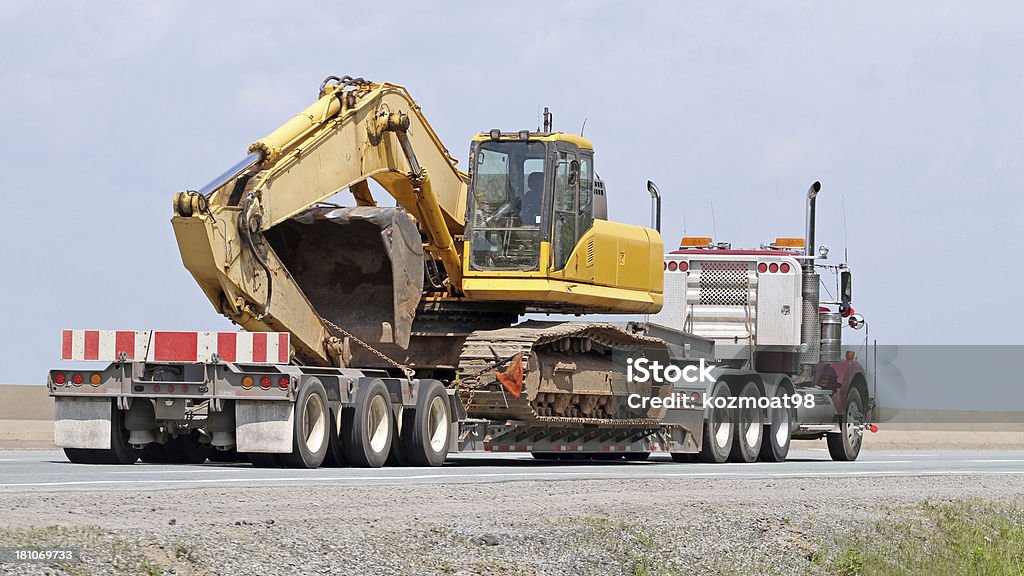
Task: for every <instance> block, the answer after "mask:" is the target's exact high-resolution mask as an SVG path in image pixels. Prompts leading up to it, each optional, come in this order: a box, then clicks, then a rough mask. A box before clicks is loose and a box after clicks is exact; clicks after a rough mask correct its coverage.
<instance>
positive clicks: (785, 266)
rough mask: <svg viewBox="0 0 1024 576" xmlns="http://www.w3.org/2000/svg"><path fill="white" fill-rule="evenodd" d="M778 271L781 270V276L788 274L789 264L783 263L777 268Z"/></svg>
mask: <svg viewBox="0 0 1024 576" xmlns="http://www.w3.org/2000/svg"><path fill="white" fill-rule="evenodd" d="M779 270H782V273H783V274H788V273H789V264H788V263H786V262H783V263H782V265H781V266H779Z"/></svg>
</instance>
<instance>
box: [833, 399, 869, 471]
mask: <svg viewBox="0 0 1024 576" xmlns="http://www.w3.org/2000/svg"><path fill="white" fill-rule="evenodd" d="M863 423H864V402H863V401H862V400H861V397H860V392H858V391H857V389H856V388H850V392H849V394H848V395H847V396H846V412H845V413H844V414H843V421H842V423H841V424H840V426H839V427H840V429H841V430H842V432H839V433H835V432H830V433H829V434H828V435H827V436H826V442H827V443H828V453H829V456H832V459H833V460H835V461H836V462H853V461H854V460H856V459H857V456H860V448H861V446H862V445H863V444H864V431H863V430H860V429H858V427H859V426H861V425H862V424H863Z"/></svg>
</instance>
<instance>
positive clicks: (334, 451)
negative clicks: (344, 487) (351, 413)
mask: <svg viewBox="0 0 1024 576" xmlns="http://www.w3.org/2000/svg"><path fill="white" fill-rule="evenodd" d="M341 418H342V414H341V408H338V409H337V410H331V421H330V424H331V429H330V431H329V434H330V437H329V438H328V442H327V455H326V456H324V461H323V463H322V464H320V465H321V466H329V467H332V468H340V467H342V466H348V461H347V460H345V448H344V447H343V446H342V445H341V422H342V420H341Z"/></svg>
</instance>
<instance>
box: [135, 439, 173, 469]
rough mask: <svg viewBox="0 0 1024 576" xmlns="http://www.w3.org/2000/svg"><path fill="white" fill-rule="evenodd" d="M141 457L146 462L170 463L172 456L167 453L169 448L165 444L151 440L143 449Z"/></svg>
mask: <svg viewBox="0 0 1024 576" xmlns="http://www.w3.org/2000/svg"><path fill="white" fill-rule="evenodd" d="M139 458H140V459H141V460H142V461H143V462H145V463H146V464H170V463H171V456H170V455H169V454H167V449H166V448H165V447H164V445H163V444H160V443H159V442H150V443H149V444H146V447H145V448H143V449H142V454H141V455H140V456H139Z"/></svg>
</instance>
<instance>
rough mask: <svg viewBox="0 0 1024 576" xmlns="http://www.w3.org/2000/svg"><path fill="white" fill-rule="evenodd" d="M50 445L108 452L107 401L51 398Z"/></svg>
mask: <svg viewBox="0 0 1024 576" xmlns="http://www.w3.org/2000/svg"><path fill="white" fill-rule="evenodd" d="M54 407H55V422H54V425H53V442H54V444H56V445H57V446H60V447H61V448H92V449H97V450H109V449H110V420H111V416H112V414H111V401H110V398H60V397H58V398H55V399H54Z"/></svg>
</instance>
